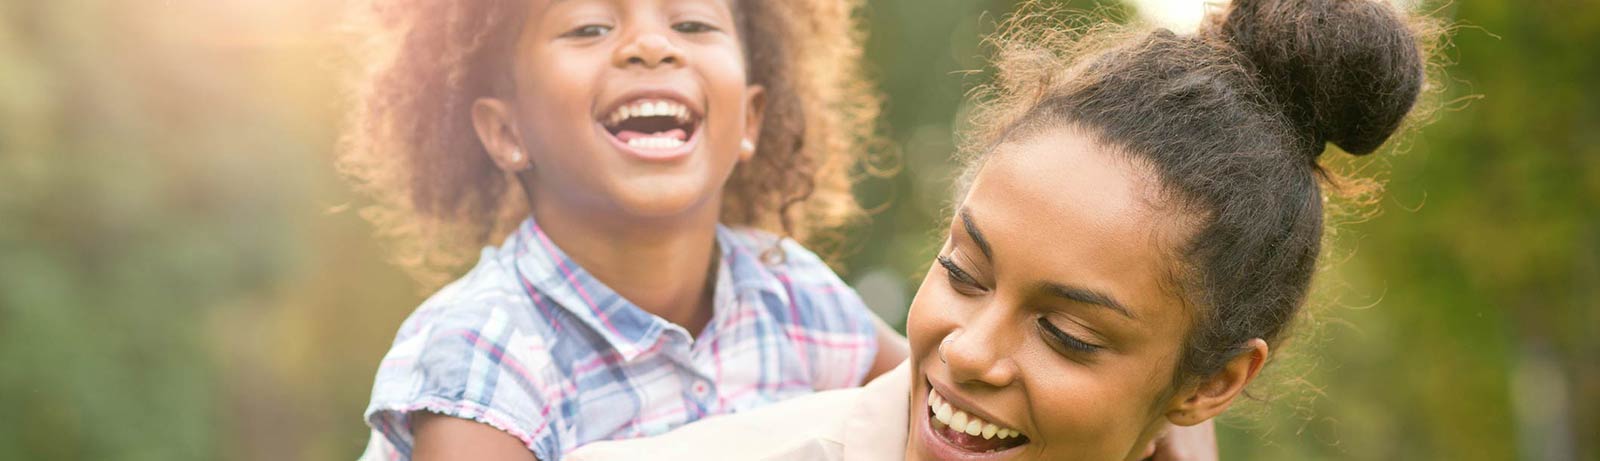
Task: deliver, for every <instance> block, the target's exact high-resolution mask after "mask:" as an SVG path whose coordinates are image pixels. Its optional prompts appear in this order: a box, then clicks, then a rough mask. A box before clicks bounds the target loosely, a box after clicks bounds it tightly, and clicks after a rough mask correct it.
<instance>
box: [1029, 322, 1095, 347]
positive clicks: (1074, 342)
mask: <svg viewBox="0 0 1600 461" xmlns="http://www.w3.org/2000/svg"><path fill="white" fill-rule="evenodd" d="M1039 330H1041V331H1043V332H1044V335H1045V336H1046V337H1048V339H1050V340H1051V341H1054V342H1055V343H1056V344H1060V345H1061V346H1062V347H1065V348H1067V349H1068V350H1071V351H1075V352H1081V353H1085V354H1088V353H1093V352H1098V351H1099V350H1100V349H1104V348H1105V346H1098V345H1095V344H1090V343H1088V342H1085V341H1084V340H1081V339H1078V337H1076V336H1072V335H1071V334H1069V333H1067V332H1065V331H1061V329H1060V328H1056V326H1055V325H1054V324H1051V323H1050V321H1049V320H1047V319H1045V318H1044V317H1039Z"/></svg>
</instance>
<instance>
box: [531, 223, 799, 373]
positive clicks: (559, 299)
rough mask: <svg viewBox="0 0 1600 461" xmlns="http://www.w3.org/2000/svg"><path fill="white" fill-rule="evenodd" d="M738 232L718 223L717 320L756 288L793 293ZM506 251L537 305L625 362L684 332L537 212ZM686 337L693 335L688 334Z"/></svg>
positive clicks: (782, 295) (781, 294) (785, 296)
mask: <svg viewBox="0 0 1600 461" xmlns="http://www.w3.org/2000/svg"><path fill="white" fill-rule="evenodd" d="M736 234H737V233H736V232H734V231H732V230H731V229H728V228H726V227H724V226H722V225H721V224H718V225H717V233H716V238H717V245H718V248H719V249H720V250H721V255H722V257H721V258H720V259H721V261H720V262H719V264H718V268H717V282H716V288H715V290H714V294H713V298H712V306H713V309H714V310H715V312H714V313H713V318H720V317H721V316H722V315H723V314H725V312H723V311H724V310H726V309H725V308H726V307H728V306H730V305H731V304H734V303H735V301H736V300H737V299H738V298H739V297H740V296H739V295H740V294H742V293H744V292H747V291H750V290H760V291H768V292H771V293H772V294H774V295H776V296H778V298H779V299H780V300H782V302H788V301H787V299H788V293H787V292H786V291H785V290H784V289H783V288H782V285H781V284H780V283H779V281H778V279H777V278H776V277H774V276H773V275H772V274H771V273H770V272H769V271H767V270H764V269H763V267H764V263H762V262H761V260H760V258H759V255H756V254H752V253H751V249H750V248H746V246H745V245H741V243H742V239H741V238H740V236H738V235H736ZM504 251H509V252H510V256H511V257H512V259H513V261H514V263H513V265H514V267H515V268H516V272H517V279H518V281H519V282H520V283H521V284H522V287H523V289H524V290H526V291H527V293H528V295H529V297H531V298H532V301H533V303H534V307H535V308H536V309H538V310H541V311H543V310H546V309H550V308H552V306H559V308H560V309H563V310H565V311H567V312H568V313H570V314H572V316H573V317H575V318H576V319H577V320H578V321H580V322H582V323H583V324H584V325H585V326H587V327H589V328H590V329H592V330H593V331H595V332H596V333H598V334H599V335H600V336H601V337H602V338H604V339H605V341H606V343H607V344H609V345H610V346H611V348H612V349H614V350H616V351H617V352H618V353H619V354H620V355H621V356H622V359H623V360H624V361H628V360H633V359H634V358H635V357H638V356H639V355H640V354H642V353H644V352H645V351H647V350H649V349H651V348H653V347H655V345H656V341H657V340H658V339H659V338H660V336H661V333H662V332H663V331H666V330H678V331H683V329H682V327H680V326H678V325H675V324H673V323H671V322H668V321H666V320H665V319H662V318H661V317H659V316H656V315H655V314H651V313H649V312H646V311H645V310H644V309H642V308H640V307H638V306H637V305H635V304H633V302H632V301H628V300H627V299H625V298H623V297H622V296H621V295H618V294H617V293H616V292H615V291H613V290H612V289H611V287H608V286H606V285H605V284H604V283H602V282H600V280H599V279H597V278H595V277H594V276H593V275H591V274H589V272H588V271H587V270H584V268H583V267H580V266H579V265H578V263H577V262H576V261H573V260H572V259H571V258H569V257H568V256H567V254H566V253H565V252H563V251H561V249H560V248H558V247H556V245H555V242H552V241H551V240H550V237H549V236H548V235H546V234H545V233H544V230H543V229H541V228H540V227H539V224H538V223H536V222H534V220H533V217H531V216H530V217H528V219H526V220H524V221H523V222H522V225H521V226H518V228H517V231H516V232H514V233H512V235H511V237H510V238H509V239H508V241H507V244H506V245H505V246H504ZM715 323H716V322H715V321H714V322H713V324H715ZM707 332H710V329H709V328H708V330H707ZM684 335H685V336H687V332H684Z"/></svg>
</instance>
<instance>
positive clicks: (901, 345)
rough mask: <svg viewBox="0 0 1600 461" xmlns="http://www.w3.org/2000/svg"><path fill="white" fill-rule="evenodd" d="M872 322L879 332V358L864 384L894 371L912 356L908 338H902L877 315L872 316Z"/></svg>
mask: <svg viewBox="0 0 1600 461" xmlns="http://www.w3.org/2000/svg"><path fill="white" fill-rule="evenodd" d="M872 322H873V323H874V324H875V325H876V327H877V328H876V330H878V356H877V357H876V358H874V359H873V360H872V368H871V369H870V370H868V371H867V378H866V379H864V380H862V382H863V383H865V382H866V381H872V380H873V379H874V378H877V377H878V375H881V374H884V373H887V372H889V370H893V369H894V367H895V366H898V365H900V362H904V361H906V357H909V356H910V355H911V346H910V345H909V344H907V343H906V337H904V336H900V333H899V332H897V331H894V328H892V327H890V326H889V324H888V323H886V322H884V321H883V319H881V318H878V316H876V315H874V316H872Z"/></svg>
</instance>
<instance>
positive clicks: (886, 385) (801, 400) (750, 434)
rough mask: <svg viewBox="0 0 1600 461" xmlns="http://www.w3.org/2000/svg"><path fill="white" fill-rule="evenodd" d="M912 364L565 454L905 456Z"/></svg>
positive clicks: (804, 460) (811, 459) (848, 460)
mask: <svg viewBox="0 0 1600 461" xmlns="http://www.w3.org/2000/svg"><path fill="white" fill-rule="evenodd" d="M910 393H911V367H910V366H909V365H907V364H906V363H904V362H902V363H901V364H900V366H898V367H895V369H894V370H893V371H890V372H888V373H884V374H883V376H879V377H878V379H874V380H872V382H870V383H867V385H865V386H862V387H859V388H854V389H841V390H835V391H826V392H818V393H816V394H811V395H807V396H804V397H797V398H794V399H790V400H786V401H783V402H778V403H775V404H772V405H769V406H766V407H762V408H758V409H755V410H751V411H747V412H743V413H736V414H731V415H723V416H714V417H710V418H706V419H703V420H700V421H699V422H695V423H692V424H689V425H686V426H684V427H681V428H678V429H677V430H674V431H672V432H668V433H666V434H662V435H658V436H655V437H645V438H639V439H630V440H615V441H606V442H595V443H592V444H589V445H585V446H583V447H580V448H578V449H577V450H575V451H573V452H571V453H569V454H568V455H567V456H566V458H565V459H567V460H570V461H611V460H638V459H651V460H662V461H671V460H685V461H688V460H693V461H716V460H729V461H749V460H765V461H882V460H900V459H903V458H904V457H905V447H906V430H907V429H906V428H907V425H906V417H907V411H908V406H909V405H910V404H911V398H910V397H911V396H910Z"/></svg>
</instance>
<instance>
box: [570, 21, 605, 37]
mask: <svg viewBox="0 0 1600 461" xmlns="http://www.w3.org/2000/svg"><path fill="white" fill-rule="evenodd" d="M609 32H611V26H606V25H600V24H589V25H586V26H582V27H578V28H577V29H572V30H571V31H568V32H567V33H565V34H561V36H563V37H583V38H587V37H599V36H602V35H605V34H606V33H609Z"/></svg>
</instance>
